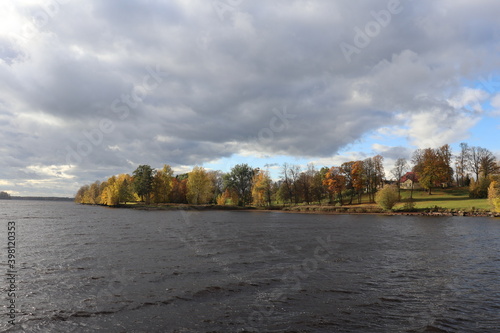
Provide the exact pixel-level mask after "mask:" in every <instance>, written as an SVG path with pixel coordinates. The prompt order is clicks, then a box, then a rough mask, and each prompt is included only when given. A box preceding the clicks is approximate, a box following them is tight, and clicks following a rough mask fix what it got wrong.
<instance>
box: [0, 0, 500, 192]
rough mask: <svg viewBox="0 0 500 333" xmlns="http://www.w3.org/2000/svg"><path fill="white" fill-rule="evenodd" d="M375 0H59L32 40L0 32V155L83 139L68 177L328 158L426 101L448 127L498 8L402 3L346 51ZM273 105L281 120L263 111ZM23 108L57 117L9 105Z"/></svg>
mask: <svg viewBox="0 0 500 333" xmlns="http://www.w3.org/2000/svg"><path fill="white" fill-rule="evenodd" d="M388 3H389V1H385V0H384V1H358V2H347V1H344V2H333V1H273V2H269V1H241V2H231V3H230V7H227V8H229V10H228V11H227V12H225V13H224V15H222V16H221V15H220V14H221V13H219V12H217V10H216V9H215V8H214V7H213V6H212V2H209V1H193V2H189V3H187V2H184V1H170V2H168V3H167V2H161V1H152V2H151V1H148V2H145V1H127V2H123V3H122V2H119V3H118V2H116V3H115V2H109V1H105V2H102V1H87V2H85V4H82V3H77V2H67V3H65V4H61V5H60V7H59V8H58V11H57V12H56V13H55V15H53V16H51V17H50V19H49V20H48V21H47V23H46V24H45V25H43V26H41V27H40V28H39V30H38V31H37V33H36V34H34V35H33V37H32V39H31V40H30V42H29V43H26V42H25V41H21V40H20V39H18V40H16V39H15V38H11V37H9V38H10V39H8V38H4V37H2V35H0V37H1V38H0V45H2V47H0V58H1V59H3V61H2V62H0V74H1V77H2V80H1V81H0V87H1V88H2V92H1V93H0V106H1V108H2V110H3V111H2V112H4V113H3V114H6V116H5V117H6V118H7V119H10V120H11V121H10V122H7V123H6V122H5V121H6V120H4V119H5V117H4V118H1V117H0V128H1V132H0V138H1V139H2V140H3V141H2V142H6V143H7V144H6V145H4V147H5V148H4V150H6V151H5V152H4V154H6V155H7V156H9V158H10V159H6V160H4V161H8V162H4V164H6V168H7V169H9V168H11V169H12V170H17V169H18V168H20V167H21V166H22V165H24V166H29V165H36V164H43V165H66V164H67V155H68V146H69V147H70V149H73V150H74V151H76V150H77V149H78V144H80V145H82V143H83V145H85V144H87V145H88V144H90V147H91V148H92V151H91V153H89V154H88V155H87V156H79V157H80V159H79V161H78V163H73V164H75V165H74V168H73V169H72V170H71V171H68V172H70V173H72V174H73V175H75V176H76V180H74V181H73V182H74V183H79V182H80V181H81V180H83V179H85V180H88V178H89V177H91V178H93V177H99V176H106V175H109V173H112V172H114V171H112V170H115V171H116V172H130V171H131V168H132V165H131V163H149V164H151V165H154V166H161V164H163V163H170V164H172V165H192V164H201V163H204V162H208V161H210V160H214V159H217V158H220V157H229V156H231V155H232V154H236V153H239V152H241V151H242V150H251V151H257V152H263V153H266V154H270V155H272V154H285V155H294V156H302V157H314V158H316V157H318V158H319V157H328V156H332V155H334V154H336V153H337V152H338V151H339V150H342V149H343V148H345V147H347V146H349V145H350V144H352V143H354V142H357V141H358V140H360V138H362V137H363V135H365V134H367V133H370V132H372V131H375V130H377V129H379V128H381V127H384V126H391V125H405V122H404V119H410V118H411V117H412V116H415V115H416V114H420V113H423V112H426V111H427V110H434V109H435V110H441V111H443V113H445V114H446V117H447V119H450V124H451V125H453V124H454V123H456V121H455V120H456V119H458V118H460V117H461V116H463V112H464V111H463V110H458V109H454V108H453V107H451V106H450V105H449V103H447V102H446V101H447V99H448V98H450V96H452V95H453V94H454V93H457V92H458V91H459V90H460V89H461V88H462V84H463V79H464V78H466V79H468V80H477V79H479V78H480V77H481V76H484V75H486V74H487V73H490V72H491V71H492V70H494V69H495V68H498V65H499V62H500V60H499V58H498V57H497V56H496V53H495V52H493V51H494V50H498V48H499V43H498V40H499V39H498V37H499V36H498V31H500V29H499V28H500V27H499V24H500V23H498V20H497V18H496V15H495V13H496V12H498V9H500V4H499V3H498V2H497V1H493V0H490V1H487V0H483V1H482V2H481V5H476V4H472V3H468V2H465V1H461V2H458V3H457V2H451V1H441V2H433V1H419V2H414V1H401V5H400V6H401V10H400V12H398V13H397V14H394V15H391V17H390V22H389V23H388V24H387V25H386V26H383V27H381V28H380V32H379V33H378V34H376V36H373V37H370V39H369V43H368V44H367V45H366V46H365V47H362V48H359V52H358V53H356V54H353V55H352V61H351V62H348V61H347V60H346V58H345V57H344V54H343V53H342V50H341V48H340V44H341V43H343V42H344V43H349V44H352V45H354V43H355V41H354V38H355V33H356V31H355V28H356V27H358V28H360V29H362V30H364V29H365V27H366V25H367V24H368V23H369V22H371V21H374V20H375V18H374V14H373V13H380V11H382V10H386V9H387V6H388ZM39 10H40V7H39V6H36V8H35V7H30V8H20V9H19V12H20V13H21V14H22V15H24V17H25V19H27V18H29V16H30V15H33V14H34V13H36V12H37V11H39ZM148 68H149V70H148ZM151 69H153V70H156V69H158V70H159V71H160V72H161V75H160V76H158V77H157V78H156V79H155V78H153V77H152V76H151V75H152V74H151ZM148 75H149V76H148ZM145 83H147V84H146V85H145ZM134 93H136V94H139V95H140V96H139V97H140V99H134V97H133V96H132V95H133V94H134ZM125 98H128V101H129V103H130V104H127V103H126V102H125V100H124V99H125ZM131 98H132V99H131ZM132 105H133V106H132ZM283 108H286V110H287V112H288V113H289V114H290V115H293V118H290V119H287V121H286V122H283V121H282V120H281V122H280V121H279V119H278V120H273V119H274V118H276V113H275V110H283ZM7 111H8V112H9V113H8V114H7V113H5V112H7ZM34 113H41V114H45V115H47V119H49V116H51V117H54V118H55V119H57V120H58V121H59V122H60V123H62V124H63V125H62V126H61V125H60V124H59V125H58V126H59V127H58V126H56V125H54V124H51V122H50V121H49V122H46V123H43V122H37V121H35V120H33V121H30V120H29V117H28V119H27V118H26V117H24V118H19V117H18V118H16V116H15V115H19V114H24V115H29V114H34ZM51 119H52V118H51ZM102 119H109V120H111V121H112V123H113V126H114V129H113V130H112V131H109V133H101V134H102V140H98V141H99V143H98V144H94V143H92V142H90V141H89V138H88V135H86V134H85V133H87V134H88V133H95V131H100V128H99V122H100V121H101V120H102ZM402 119H403V120H402ZM285 125H286V126H285ZM457 128H458V129H459V130H460V131H464V132H466V131H467V126H464V125H463V124H461V125H460V126H458V125H457ZM101 132H102V131H101ZM412 133H415V135H419V133H421V132H419V131H417V130H414V131H413V132H412ZM461 134H463V136H466V134H467V133H461ZM458 136H460V135H457V137H458ZM448 137H450V138H451V136H448ZM269 138H270V139H269ZM453 138H455V137H453ZM443 139H444V138H443ZM109 147H118V148H117V149H115V148H113V149H112V148H109ZM386 153H387V154H388V157H393V155H395V154H396V152H392V151H388V152H386ZM80 155H81V154H80ZM389 155H390V156H389ZM74 162H76V159H74ZM9 165H10V167H9ZM12 170H11V171H4V172H5V173H4V178H8V177H9V175H13V174H14V171H12Z"/></svg>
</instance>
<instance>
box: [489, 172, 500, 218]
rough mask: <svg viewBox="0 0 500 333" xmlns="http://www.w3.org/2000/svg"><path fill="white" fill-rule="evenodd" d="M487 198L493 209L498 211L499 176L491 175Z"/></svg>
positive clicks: (499, 205) (499, 200) (499, 207)
mask: <svg viewBox="0 0 500 333" xmlns="http://www.w3.org/2000/svg"><path fill="white" fill-rule="evenodd" d="M488 200H489V202H490V205H491V208H492V210H493V211H496V212H497V213H500V176H493V177H491V183H490V186H489V188H488Z"/></svg>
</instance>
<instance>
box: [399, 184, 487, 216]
mask: <svg viewBox="0 0 500 333" xmlns="http://www.w3.org/2000/svg"><path fill="white" fill-rule="evenodd" d="M401 197H402V198H403V199H407V198H409V197H410V191H409V190H402V191H401ZM413 200H414V202H415V208H417V209H426V208H434V207H435V206H437V207H440V208H445V209H454V210H462V211H472V210H473V209H476V210H477V209H481V210H490V209H491V207H490V205H489V203H488V199H470V198H469V191H468V189H467V188H449V189H433V190H432V195H429V194H427V192H426V191H413ZM402 207H403V204H402V203H399V204H397V205H396V209H398V208H402Z"/></svg>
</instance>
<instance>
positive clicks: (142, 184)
mask: <svg viewBox="0 0 500 333" xmlns="http://www.w3.org/2000/svg"><path fill="white" fill-rule="evenodd" d="M154 175H155V171H154V170H153V169H152V168H151V167H150V166H149V165H139V166H138V167H137V169H135V171H134V173H133V176H134V181H133V187H134V190H135V192H136V193H137V195H138V196H139V197H140V198H141V201H145V202H146V203H149V201H150V194H151V192H152V191H153V179H154Z"/></svg>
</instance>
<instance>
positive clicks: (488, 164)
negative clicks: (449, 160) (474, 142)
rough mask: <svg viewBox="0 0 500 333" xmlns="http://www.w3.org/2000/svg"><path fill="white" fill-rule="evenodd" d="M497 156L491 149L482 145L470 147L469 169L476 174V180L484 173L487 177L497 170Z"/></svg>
mask: <svg viewBox="0 0 500 333" xmlns="http://www.w3.org/2000/svg"><path fill="white" fill-rule="evenodd" d="M495 160H496V158H495V156H494V155H493V153H492V152H491V151H489V150H488V149H486V148H481V147H470V155H469V169H470V170H471V171H472V172H473V173H474V175H475V176H476V182H478V181H479V176H480V175H481V174H482V175H483V176H484V177H487V176H488V175H490V174H493V173H495V172H496V167H497V165H496V163H495Z"/></svg>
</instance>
